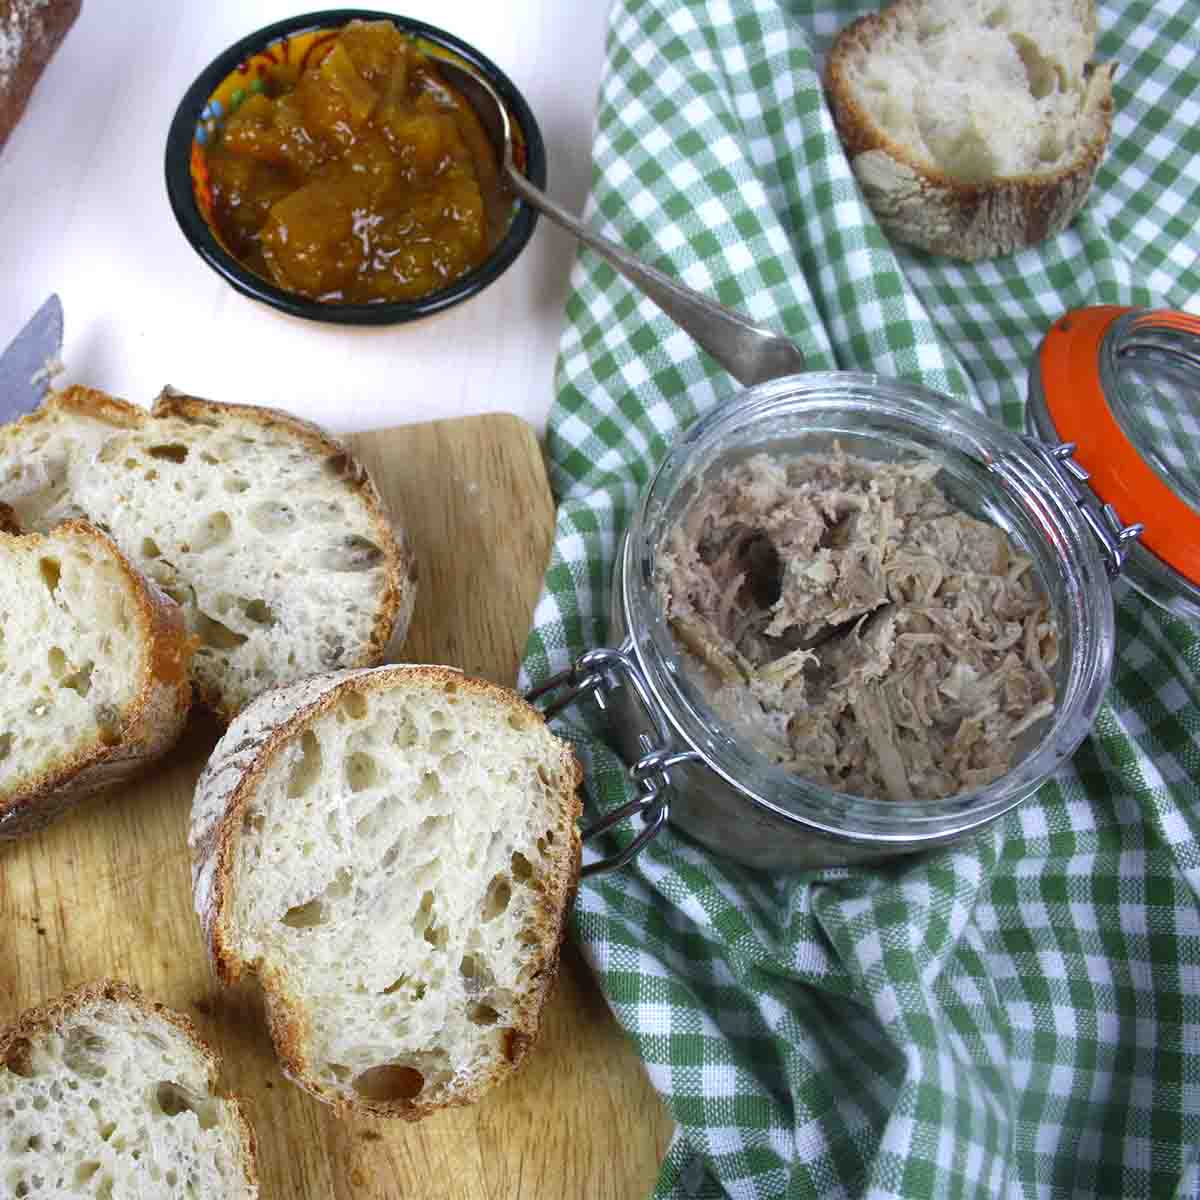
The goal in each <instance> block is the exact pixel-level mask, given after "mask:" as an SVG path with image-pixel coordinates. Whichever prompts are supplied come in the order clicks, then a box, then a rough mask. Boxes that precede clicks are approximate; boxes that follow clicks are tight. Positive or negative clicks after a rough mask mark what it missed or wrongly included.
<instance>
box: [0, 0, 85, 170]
mask: <svg viewBox="0 0 1200 1200" xmlns="http://www.w3.org/2000/svg"><path fill="white" fill-rule="evenodd" d="M79 8H80V0H0V149H3V147H4V143H5V142H6V141H8V135H9V134H10V133H12V131H13V128H14V126H15V125H16V123H17V122H18V121H19V120H20V119H21V114H22V113H23V112H24V111H25V105H26V104H27V103H28V102H29V97H30V95H31V94H32V92H33V88H34V84H36V83H37V81H38V79H39V77H40V76H41V74H42V72H43V71H44V70H45V69H46V64H47V63H48V62H49V61H50V59H51V57H52V56H53V54H54V52H55V50H57V49H58V47H59V45H60V44H61V42H62V40H63V38H65V37H66V36H67V30H69V29H70V28H71V26H72V25H74V24H75V18H76V17H77V16H79Z"/></svg>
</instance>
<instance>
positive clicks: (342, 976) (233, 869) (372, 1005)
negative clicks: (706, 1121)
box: [189, 666, 580, 1119]
mask: <svg viewBox="0 0 1200 1200" xmlns="http://www.w3.org/2000/svg"><path fill="white" fill-rule="evenodd" d="M578 785H579V768H578V765H577V763H576V761H575V757H574V755H573V753H572V751H571V749H570V748H569V747H568V746H567V744H566V743H564V742H562V741H560V740H559V739H558V738H557V737H555V736H554V734H552V733H551V732H550V730H549V729H548V728H547V727H546V724H545V722H544V721H543V719H542V717H541V714H540V713H538V712H537V711H536V710H535V709H533V708H531V707H530V706H529V705H527V704H526V703H525V702H524V701H523V700H521V699H520V697H518V696H517V695H516V694H515V693H514V692H511V691H509V690H508V689H507V688H502V687H499V686H498V685H496V684H492V683H487V682H484V681H482V680H478V679H473V678H469V677H467V676H464V675H462V674H461V673H459V672H457V671H454V670H452V669H450V668H447V667H423V666H398V667H380V668H377V669H375V670H371V671H348V672H337V673H334V674H331V675H326V676H318V677H315V678H313V679H309V680H305V681H303V682H301V683H298V684H294V685H292V686H291V687H289V688H284V689H280V690H278V691H274V692H269V693H267V694H266V695H264V696H260V697H259V698H258V700H256V701H255V702H254V703H253V704H252V705H251V706H250V707H249V708H247V709H246V710H245V712H243V713H242V714H241V715H240V716H239V717H238V718H237V720H235V721H234V723H233V724H232V725H231V726H230V727H229V729H228V730H227V731H226V733H225V736H224V737H223V738H222V739H221V741H220V743H219V744H218V745H217V748H216V750H215V751H214V752H213V755H212V758H211V759H210V760H209V762H208V765H207V766H206V768H205V770H204V772H203V774H202V775H201V777H200V780H199V782H198V784H197V787H196V797H195V803H194V807H193V810H192V828H191V834H190V838H189V843H190V845H191V848H192V855H193V859H192V861H193V887H194V899H195V904H196V910H197V912H198V913H199V915H200V919H201V924H202V926H203V930H204V937H205V942H206V945H207V946H208V949H209V952H210V955H211V958H212V960H213V962H214V964H215V967H216V971H217V974H218V976H219V977H220V979H221V980H223V981H224V982H226V983H229V982H232V981H234V980H236V979H237V978H238V977H239V976H240V975H241V973H242V972H243V971H244V970H251V971H254V972H255V973H257V975H258V978H259V981H260V983H261V985H262V988H263V991H264V993H265V996H266V1005H267V1012H268V1017H269V1021H270V1025H271V1034H272V1037H273V1039H274V1042H275V1048H276V1052H277V1054H278V1055H279V1058H280V1060H281V1063H282V1065H283V1068H284V1071H285V1072H286V1073H287V1074H288V1075H289V1077H291V1078H292V1079H293V1080H294V1081H295V1082H297V1083H298V1084H299V1085H300V1086H301V1087H303V1088H305V1089H306V1090H307V1091H309V1092H311V1093H312V1094H313V1095H314V1096H316V1097H318V1098H319V1099H321V1100H324V1101H327V1102H328V1103H330V1104H332V1105H333V1106H335V1107H336V1108H337V1109H338V1110H339V1111H347V1110H352V1109H353V1110H361V1111H366V1112H370V1113H375V1114H377V1115H381V1116H400V1117H406V1118H409V1119H415V1118H418V1117H422V1116H425V1115H426V1114H428V1113H430V1112H432V1111H434V1110H435V1109H439V1108H442V1107H445V1106H446V1105H452V1104H466V1103H469V1102H471V1101H474V1100H476V1099H478V1098H479V1097H480V1096H481V1095H482V1094H483V1093H484V1092H485V1091H486V1090H487V1089H489V1088H490V1087H491V1086H492V1085H493V1084H495V1083H497V1082H499V1081H500V1080H502V1079H504V1078H505V1077H506V1076H507V1075H509V1074H510V1073H511V1072H512V1071H513V1070H514V1068H515V1067H516V1066H517V1065H518V1063H519V1062H520V1061H521V1059H522V1056H523V1055H524V1054H525V1052H526V1050H527V1049H528V1047H529V1045H530V1044H531V1042H532V1041H533V1039H534V1037H535V1035H536V1033H537V1030H538V1025H539V1019H540V1014H541V1009H542V1005H543V1002H544V1001H545V998H546V996H547V994H548V991H549V988H550V984H551V981H552V980H553V978H554V975H555V973H556V971H557V964H558V953H559V945H560V941H561V938H562V934H563V930H564V922H565V920H566V916H567V912H568V909H569V906H570V902H571V900H572V898H573V895H574V890H575V885H576V882H577V879H578V873H579V854H580V845H579V835H578V832H577V831H576V828H575V822H576V818H577V817H578V814H579V800H578V791H577V789H578Z"/></svg>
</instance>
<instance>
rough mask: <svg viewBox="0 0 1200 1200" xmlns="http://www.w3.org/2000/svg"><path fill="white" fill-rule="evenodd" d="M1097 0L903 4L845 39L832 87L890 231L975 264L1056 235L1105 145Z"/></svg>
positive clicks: (866, 191) (1107, 72)
mask: <svg viewBox="0 0 1200 1200" xmlns="http://www.w3.org/2000/svg"><path fill="white" fill-rule="evenodd" d="M1095 41H1096V15H1095V7H1094V4H1093V3H1092V0H1046V2H1045V3H1043V2H1042V0H897V2H896V3H894V4H892V5H890V6H889V7H888V8H885V9H884V10H883V11H882V12H881V13H879V14H878V15H874V14H872V15H868V16H865V17H861V18H859V19H858V20H857V21H855V22H853V23H852V24H850V25H849V26H847V27H846V28H845V29H844V30H842V32H841V33H840V34H839V35H838V37H837V39H836V41H835V42H834V44H833V47H832V49H831V50H830V54H829V58H828V61H827V64H826V87H827V91H828V95H829V100H830V106H831V108H832V111H833V116H834V120H835V121H836V123H837V128H838V132H839V134H840V135H841V138H842V142H843V143H844V145H845V148H846V153H847V156H848V157H849V159H850V164H851V166H852V168H853V170H854V174H855V177H856V178H857V179H858V182H859V185H860V186H861V188H862V191H863V195H864V197H865V198H866V200H867V203H868V204H869V205H870V207H871V209H872V210H873V211H874V213H875V215H876V217H877V218H878V220H879V223H880V226H881V227H882V228H883V230H884V232H885V233H887V234H888V236H889V237H892V238H894V239H895V240H896V241H899V242H906V243H908V244H910V245H913V246H917V247H919V248H921V249H923V250H928V251H930V252H931V253H934V254H943V255H948V256H950V257H953V258H959V259H965V260H968V261H970V260H975V259H980V258H985V257H990V256H994V255H998V254H1007V253H1009V252H1011V251H1014V250H1017V249H1019V248H1021V247H1022V246H1031V245H1034V244H1035V243H1037V242H1040V241H1041V240H1042V239H1044V238H1046V237H1048V236H1049V235H1050V234H1054V233H1058V232H1059V231H1061V230H1062V229H1064V228H1066V226H1067V224H1068V223H1069V222H1070V221H1071V220H1072V218H1073V217H1074V216H1075V215H1076V213H1078V211H1079V209H1080V208H1081V207H1082V206H1083V203H1084V201H1085V199H1086V198H1087V194H1088V190H1089V189H1090V188H1091V185H1092V180H1093V178H1094V176H1095V174H1096V170H1097V168H1098V167H1099V165H1100V162H1101V160H1102V158H1103V156H1104V151H1105V147H1106V146H1107V145H1108V139H1109V133H1110V130H1111V125H1112V74H1113V70H1114V66H1113V65H1112V64H1110V65H1107V66H1099V67H1097V66H1093V65H1092V63H1091V56H1092V53H1093V51H1094V49H1095Z"/></svg>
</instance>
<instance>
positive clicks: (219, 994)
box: [0, 415, 671, 1200]
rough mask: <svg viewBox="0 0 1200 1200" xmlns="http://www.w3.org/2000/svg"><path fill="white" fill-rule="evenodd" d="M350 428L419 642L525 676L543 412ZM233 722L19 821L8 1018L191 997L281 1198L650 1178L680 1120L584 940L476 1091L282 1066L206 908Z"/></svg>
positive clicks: (546, 515) (494, 1198)
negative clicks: (200, 919)
mask: <svg viewBox="0 0 1200 1200" xmlns="http://www.w3.org/2000/svg"><path fill="white" fill-rule="evenodd" d="M348 440H349V442H350V443H351V445H352V447H353V448H354V450H355V452H356V453H357V454H359V455H360V457H361V458H362V460H363V461H364V462H365V463H366V464H367V465H368V467H369V468H370V470H371V473H372V475H373V476H374V478H375V480H376V482H377V483H378V485H379V488H380V491H381V492H382V493H383V494H384V497H385V499H386V500H387V502H388V505H389V507H390V509H391V511H392V513H393V514H394V515H395V516H396V517H397V518H398V519H399V520H400V521H402V522H403V524H404V525H405V526H406V527H407V529H408V531H409V535H410V537H411V539H412V543H413V546H414V548H415V550H416V553H417V557H418V560H419V568H420V572H421V575H420V591H419V599H418V601H417V608H416V615H415V617H414V621H413V626H412V630H411V632H410V635H409V638H408V641H407V643H406V645H405V647H404V651H403V654H402V658H403V659H405V660H407V661H416V662H444V663H451V664H454V665H456V666H460V667H462V668H463V669H464V670H466V671H468V672H471V673H473V674H478V675H483V676H485V677H487V678H490V679H495V680H497V681H499V682H503V683H508V684H511V683H512V682H513V679H514V678H515V674H516V668H517V663H518V660H519V657H520V653H521V649H522V647H523V645H524V641H525V636H526V633H527V632H528V629H529V622H530V616H531V613H532V609H533V604H534V602H535V600H536V598H537V593H538V588H539V586H540V581H541V576H542V571H543V569H544V567H545V564H546V560H547V557H548V554H549V547H550V539H551V534H552V529H553V519H554V514H553V505H552V502H551V497H550V492H549V488H548V486H547V483H546V475H545V471H544V468H543V465H542V459H541V452H540V449H539V447H538V445H537V442H536V440H535V438H534V436H533V433H532V431H531V430H530V429H529V427H528V426H527V425H525V424H524V423H523V422H522V421H520V420H518V419H517V418H515V417H508V416H503V415H491V416H486V417H467V418H462V419H459V420H454V421H439V422H434V423H431V424H426V425H415V426H408V427H404V428H400V429H391V430H381V431H377V432H374V433H370V434H360V435H356V436H354V437H351V438H349V439H348ZM217 734H218V730H217V729H216V728H215V727H214V726H213V725H212V724H211V723H209V722H207V721H205V720H203V719H196V720H193V722H192V725H191V727H190V728H189V731H188V733H187V735H186V736H185V738H184V741H183V743H182V744H181V745H180V746H179V747H178V748H177V749H176V750H175V751H174V752H173V753H172V754H171V756H170V757H169V758H168V759H167V760H166V761H165V763H164V764H162V765H161V767H160V768H159V769H158V770H157V771H156V773H155V774H154V775H153V776H152V777H151V778H149V779H146V780H143V781H142V782H141V783H139V784H137V785H135V786H132V787H126V788H124V789H120V790H118V791H115V792H113V793H110V794H108V795H107V796H103V797H97V798H95V799H92V800H89V801H87V802H85V803H84V804H83V805H81V806H80V807H79V808H78V809H76V810H75V811H74V812H73V813H71V814H69V815H68V816H67V817H65V818H64V819H63V820H61V821H60V822H59V823H58V824H57V825H54V826H52V827H51V828H50V829H48V830H46V831H45V832H44V833H42V834H40V835H38V836H35V837H32V838H29V839H26V840H24V841H21V842H14V843H0V1023H4V1022H6V1021H8V1020H10V1019H11V1018H13V1017H15V1016H16V1015H17V1014H18V1013H19V1012H20V1011H22V1010H23V1009H25V1008H28V1007H30V1006H31V1005H33V1004H36V1003H39V1002H41V1001H43V1000H46V999H48V998H50V997H52V996H54V995H56V994H57V993H59V992H61V991H63V990H64V989H65V988H67V987H70V986H72V985H74V984H77V983H81V982H83V981H85V980H90V979H95V978H99V977H102V976H108V977H113V978H118V979H124V980H127V981H129V982H131V983H135V984H137V985H138V986H139V987H141V988H142V989H143V990H144V991H145V992H146V993H147V995H149V996H150V997H151V998H153V999H156V1000H160V1001H162V1002H164V1003H166V1004H169V1005H171V1006H172V1007H174V1008H177V1009H179V1010H180V1011H182V1012H185V1013H187V1014H188V1015H190V1016H191V1017H192V1019H193V1020H194V1021H195V1022H196V1024H197V1025H198V1027H199V1028H200V1031H201V1033H202V1034H203V1035H204V1036H205V1038H206V1039H207V1040H208V1041H209V1042H210V1043H211V1044H212V1045H213V1046H214V1047H215V1048H216V1049H217V1051H218V1052H219V1053H220V1054H221V1056H222V1058H223V1061H224V1066H223V1070H222V1077H221V1083H222V1086H223V1087H224V1088H226V1089H227V1090H229V1091H232V1092H235V1093H236V1094H238V1095H239V1096H242V1097H243V1098H244V1099H245V1101H246V1104H247V1109H248V1113H249V1116H250V1120H251V1122H252V1123H253V1124H254V1126H255V1129H256V1131H257V1134H258V1139H259V1156H260V1168H261V1172H262V1183H263V1186H262V1195H263V1197H264V1200H284V1198H287V1200H291V1198H293V1197H319V1198H322V1200H323V1198H325V1197H336V1198H337V1200H350V1198H354V1200H384V1198H385V1197H386V1198H389V1200H391V1198H398V1197H416V1196H420V1197H426V1198H428V1200H443V1198H445V1200H451V1198H453V1200H484V1198H486V1200H508V1198H510V1197H522V1198H525V1197H555V1198H556V1200H557V1198H558V1197H564V1198H565V1197H580V1198H584V1197H586V1198H587V1200H605V1198H608V1197H613V1198H614V1200H615V1198H620V1200H629V1198H634V1197H639V1196H643V1195H645V1194H646V1193H647V1192H648V1191H649V1190H650V1187H651V1185H652V1183H653V1180H654V1176H655V1173H656V1169H657V1165H658V1162H659V1160H660V1159H661V1157H662V1154H663V1153H664V1151H665V1149H666V1144H667V1141H668V1139H669V1136H670V1131H671V1122H670V1119H669V1117H668V1115H667V1114H666V1112H665V1110H664V1109H663V1107H662V1106H661V1104H660V1102H659V1101H658V1098H657V1097H656V1095H655V1094H654V1092H653V1089H652V1088H651V1087H650V1085H649V1082H648V1081H647V1079H646V1076H645V1072H644V1071H643V1069H642V1067H641V1064H640V1062H639V1061H638V1059H637V1057H636V1055H635V1054H634V1052H633V1050H632V1047H631V1046H630V1044H629V1043H628V1041H627V1040H626V1038H625V1037H624V1035H623V1033H622V1032H621V1031H620V1029H619V1027H618V1026H617V1025H616V1023H615V1022H614V1020H613V1018H612V1016H611V1014H610V1013H609V1011H608V1009H607V1007H606V1005H605V1003H604V1000H603V998H602V997H601V995H600V993H599V992H598V990H597V988H596V986H595V983H594V982H593V980H592V978H591V976H590V975H589V973H588V971H587V969H586V967H585V966H584V964H583V963H582V960H581V959H580V957H579V955H578V952H577V951H576V950H575V949H574V948H573V947H571V946H567V947H566V948H565V949H564V955H563V968H562V971H561V972H560V975H559V980H558V984H557V987H556V990H555V994H554V996H553V999H552V1000H551V1003H550V1005H549V1007H548V1011H547V1014H546V1018H545V1021H544V1025H543V1031H542V1036H541V1038H540V1039H539V1041H538V1043H537V1045H536V1046H535V1047H534V1049H533V1051H532V1052H531V1053H530V1055H529V1056H528V1058H527V1059H526V1065H525V1066H524V1068H523V1069H522V1070H521V1071H520V1072H519V1073H518V1075H517V1076H516V1077H515V1079H514V1080H512V1081H511V1082H510V1083H508V1084H506V1085H504V1086H502V1087H501V1088H499V1089H498V1090H497V1091H495V1092H493V1093H492V1094H491V1096H489V1097H488V1098H486V1099H485V1100H484V1101H483V1102H482V1103H481V1104H479V1105H477V1106H475V1107H473V1108H467V1109H455V1110H449V1111H446V1112H443V1113H438V1114H436V1115H435V1116H432V1117H430V1118H428V1119H427V1120H425V1121H423V1122H420V1123H418V1124H414V1125H408V1124H406V1123H405V1122H402V1121H384V1120H378V1119H372V1118H351V1119H348V1120H346V1119H343V1120H339V1119H336V1118H334V1117H333V1115H332V1114H331V1112H330V1111H329V1110H328V1109H327V1108H326V1107H324V1106H323V1105H321V1104H320V1103H318V1102H317V1101H315V1100H313V1099H312V1098H311V1097H309V1096H307V1095H306V1094H305V1093H303V1092H301V1091H300V1090H299V1089H298V1088H296V1087H294V1086H293V1085H291V1084H290V1083H288V1082H287V1081H286V1080H285V1079H284V1078H283V1077H282V1075H281V1074H280V1073H279V1070H278V1068H277V1066H276V1064H275V1059H274V1055H273V1053H272V1050H271V1044H270V1040H269V1038H268V1035H267V1032H266V1027H265V1024H264V1022H263V1013H262V1004H261V1001H260V999H259V996H258V992H257V987H256V985H255V983H254V981H253V980H252V979H251V980H249V981H247V982H245V983H243V984H240V985H239V986H237V987H235V988H231V989H223V988H221V987H219V986H218V985H217V983H216V982H215V980H214V979H213V978H212V975H211V974H210V972H209V969H208V966H207V963H206V960H205V957H204V954H203V950H202V947H201V943H200V936H199V928H198V925H197V922H196V918H195V916H194V914H193V912H192V906H191V894H190V878H189V865H188V854H187V844H186V837H187V823H188V815H189V811H190V805H191V797H192V788H193V785H194V783H195V780H196V776H197V775H198V774H199V771H200V768H201V766H202V765H203V762H204V760H205V758H206V757H207V755H208V753H209V751H210V750H211V749H212V746H213V743H214V742H215V739H216V737H217Z"/></svg>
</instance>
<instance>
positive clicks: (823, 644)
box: [656, 447, 1058, 800]
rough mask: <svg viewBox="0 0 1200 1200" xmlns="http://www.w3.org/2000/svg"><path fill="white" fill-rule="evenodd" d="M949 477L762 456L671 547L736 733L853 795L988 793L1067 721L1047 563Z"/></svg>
mask: <svg viewBox="0 0 1200 1200" xmlns="http://www.w3.org/2000/svg"><path fill="white" fill-rule="evenodd" d="M937 472H938V467H937V465H936V464H935V463H932V462H927V461H915V460H910V461H907V462H894V463H883V462H875V461H872V460H869V459H865V458H858V457H854V456H852V455H849V454H846V453H844V452H843V451H842V450H841V449H840V448H838V447H835V448H834V449H833V451H832V452H830V453H828V454H805V455H797V456H794V457H791V458H787V459H783V458H776V457H773V456H769V455H766V454H759V455H756V456H755V457H753V458H750V459H747V460H746V461H744V462H742V463H740V464H737V465H736V466H733V467H731V468H729V469H727V470H725V471H724V472H723V473H722V474H720V475H719V477H718V478H716V479H715V480H710V481H708V482H706V484H705V486H704V487H703V488H702V489H700V491H699V493H698V495H697V496H696V497H695V498H694V499H693V500H692V502H691V503H690V504H689V506H688V507H687V508H686V510H685V511H684V513H683V514H682V516H681V518H680V520H679V521H678V523H677V524H676V525H675V526H674V527H673V528H672V529H671V530H670V531H669V533H668V535H667V537H666V538H665V539H664V542H663V544H662V545H661V546H660V547H659V549H658V555H657V567H656V586H657V589H658V594H659V598H660V602H661V603H662V605H663V609H664V611H665V613H666V615H667V618H668V621H669V623H670V627H671V629H672V631H673V633H674V635H675V638H676V640H677V642H678V643H679V644H680V646H681V648H682V649H683V651H684V654H683V659H684V661H685V663H686V664H688V666H689V668H690V673H691V674H692V675H693V677H694V678H695V679H696V681H697V682H698V684H699V686H700V687H701V689H702V690H703V691H704V693H705V694H706V698H707V700H708V703H709V705H710V706H711V708H712V709H713V711H714V712H715V714H716V715H717V717H718V718H719V719H720V720H721V721H722V722H724V723H725V724H726V725H727V726H728V727H729V728H730V730H731V731H732V732H733V733H734V734H735V736H737V737H738V738H739V739H740V740H743V741H745V742H748V743H749V744H750V745H751V746H752V747H753V748H754V749H755V750H757V751H758V752H759V753H760V754H762V755H765V756H766V757H767V758H769V759H770V760H771V761H772V762H774V763H777V764H780V765H782V766H784V767H786V768H787V769H788V770H790V771H792V772H793V773H794V774H796V775H799V776H801V777H803V778H806V779H810V780H814V781H816V782H818V783H820V784H823V785H824V786H826V787H829V788H832V789H835V790H837V791H840V792H847V793H850V794H852V795H859V796H866V797H872V798H877V799H892V800H910V799H911V800H931V799H938V798H942V797H947V796H953V795H956V794H958V793H960V792H963V791H968V790H971V789H974V788H978V787H982V786H984V785H986V784H988V783H990V782H992V781H993V780H995V779H997V778H999V777H1000V776H1002V775H1004V774H1005V773H1006V772H1007V771H1008V770H1009V769H1010V768H1011V767H1012V766H1013V765H1014V761H1015V758H1016V753H1017V749H1016V748H1017V743H1018V739H1019V738H1020V736H1021V734H1022V733H1023V732H1025V731H1026V730H1027V729H1029V728H1030V727H1031V726H1032V725H1034V724H1035V723H1037V722H1039V721H1041V720H1043V719H1044V718H1046V717H1048V716H1049V715H1050V714H1051V713H1052V712H1053V711H1054V682H1053V680H1052V678H1051V669H1052V668H1053V666H1054V664H1055V662H1056V661H1057V658H1058V629H1057V625H1056V623H1055V620H1054V617H1053V615H1052V614H1051V613H1050V611H1049V604H1048V601H1047V598H1046V596H1045V594H1044V593H1043V591H1042V589H1041V588H1040V587H1039V585H1038V583H1037V580H1036V578H1035V574H1034V570H1033V564H1032V561H1031V560H1030V558H1029V557H1028V556H1027V555H1025V554H1022V553H1019V552H1018V551H1017V550H1016V549H1015V548H1014V546H1013V545H1012V543H1011V541H1010V540H1009V537H1008V535H1007V534H1006V533H1005V532H1004V530H1002V529H1000V528H999V527H997V526H995V525H991V524H988V523H987V522H984V521H980V520H977V519H975V518H974V517H971V516H968V515H967V514H966V513H964V512H962V511H960V510H958V509H956V508H954V507H953V506H952V505H951V504H950V503H949V501H948V500H947V499H946V497H945V496H944V495H943V494H942V492H941V491H940V490H939V489H938V487H937V486H936V485H935V484H934V482H933V479H934V477H935V476H936V474H937Z"/></svg>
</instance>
